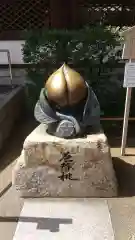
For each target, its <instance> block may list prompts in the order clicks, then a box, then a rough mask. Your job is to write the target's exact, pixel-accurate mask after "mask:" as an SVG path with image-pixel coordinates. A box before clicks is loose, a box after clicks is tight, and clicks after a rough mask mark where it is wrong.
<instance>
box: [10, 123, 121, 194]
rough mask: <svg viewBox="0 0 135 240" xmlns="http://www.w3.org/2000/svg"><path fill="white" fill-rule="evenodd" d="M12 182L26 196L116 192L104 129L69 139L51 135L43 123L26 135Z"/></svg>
mask: <svg viewBox="0 0 135 240" xmlns="http://www.w3.org/2000/svg"><path fill="white" fill-rule="evenodd" d="M68 164H69V165H68ZM68 166H69V169H68ZM63 172H64V176H63V174H62V173H63ZM65 175H66V176H65ZM62 176H63V177H62ZM64 177H65V178H66V177H67V178H68V177H69V178H70V179H65V178H64ZM13 183H14V184H15V185H16V188H17V189H18V190H19V191H20V193H21V196H24V197H41V196H48V197H50V196H51V197H112V196H117V182H116V178H115V173H114V169H113V165H112V160H111V155H110V149H109V146H108V143H107V138H106V136H105V135H104V134H103V133H99V134H94V135H88V136H87V137H86V138H78V139H71V140H67V139H60V138H56V137H54V136H51V135H48V134H47V133H46V128H45V126H44V125H40V126H39V127H37V128H36V129H35V130H34V131H33V132H32V133H31V134H30V135H29V136H28V137H27V138H26V140H25V142H24V147H23V151H22V155H21V157H20V159H19V160H18V162H17V165H16V168H15V169H14V172H13Z"/></svg>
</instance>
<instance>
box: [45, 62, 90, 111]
mask: <svg viewBox="0 0 135 240" xmlns="http://www.w3.org/2000/svg"><path fill="white" fill-rule="evenodd" d="M45 91H46V96H47V98H48V100H49V101H50V102H52V103H53V104H54V105H56V106H58V107H59V108H65V107H72V106H74V105H77V104H78V103H79V102H81V101H82V100H83V99H86V96H87V85H86V82H85V81H84V79H83V78H82V76H81V75H80V74H79V73H78V72H76V71H75V70H73V69H71V68H70V67H68V66H67V65H66V64H63V65H62V66H61V67H60V68H59V69H58V70H57V71H56V72H54V73H53V74H52V75H51V76H50V77H49V78H48V80H47V81H46V83H45Z"/></svg>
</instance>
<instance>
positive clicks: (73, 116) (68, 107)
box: [34, 64, 100, 138]
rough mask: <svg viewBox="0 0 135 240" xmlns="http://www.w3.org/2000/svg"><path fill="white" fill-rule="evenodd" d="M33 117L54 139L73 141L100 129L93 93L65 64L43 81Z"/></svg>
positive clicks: (98, 112)
mask: <svg viewBox="0 0 135 240" xmlns="http://www.w3.org/2000/svg"><path fill="white" fill-rule="evenodd" d="M34 114H35V118H36V119H37V120H38V121H39V122H40V123H43V124H47V125H48V132H49V133H50V134H53V135H55V136H57V137H63V138H73V137H77V136H82V135H84V134H86V133H88V132H89V131H91V130H92V129H96V130H97V131H99V129H100V106H99V103H98V100H97V98H96V96H95V94H94V92H93V91H92V89H91V88H90V87H89V86H88V84H87V82H85V81H84V79H83V78H82V76H81V75H80V74H79V73H77V72H76V71H75V70H73V69H71V68H70V67H69V66H67V65H66V64H63V65H62V66H61V67H60V68H59V69H58V70H57V71H56V72H54V73H53V74H52V75H51V76H50V77H49V79H48V80H47V81H46V83H45V87H44V88H43V89H42V90H41V93H40V97H39V100H38V102H37V104H36V106H35V112H34Z"/></svg>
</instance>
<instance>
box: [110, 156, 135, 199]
mask: <svg viewBox="0 0 135 240" xmlns="http://www.w3.org/2000/svg"><path fill="white" fill-rule="evenodd" d="M113 164H114V169H115V172H116V177H117V180H118V185H119V197H132V196H135V165H132V164H129V163H127V162H125V161H124V160H122V159H121V158H118V157H113Z"/></svg>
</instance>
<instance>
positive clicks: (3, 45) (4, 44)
mask: <svg viewBox="0 0 135 240" xmlns="http://www.w3.org/2000/svg"><path fill="white" fill-rule="evenodd" d="M22 44H24V41H0V49H8V50H9V51H10V55H11V62H12V64H23V59H22V57H23V56H22V52H21V49H22ZM0 64H8V60H7V55H6V53H1V52H0Z"/></svg>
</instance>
